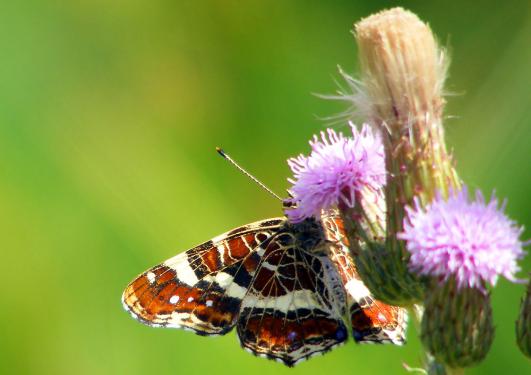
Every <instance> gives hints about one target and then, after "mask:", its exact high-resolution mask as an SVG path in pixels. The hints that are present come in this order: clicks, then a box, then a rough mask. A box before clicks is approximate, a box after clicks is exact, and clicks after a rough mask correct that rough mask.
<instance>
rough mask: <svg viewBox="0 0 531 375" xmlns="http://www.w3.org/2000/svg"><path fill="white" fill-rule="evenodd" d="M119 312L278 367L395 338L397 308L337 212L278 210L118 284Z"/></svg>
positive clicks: (401, 315) (401, 319)
mask: <svg viewBox="0 0 531 375" xmlns="http://www.w3.org/2000/svg"><path fill="white" fill-rule="evenodd" d="M122 302H123V305H124V307H125V309H126V310H127V311H129V312H130V313H131V315H132V316H133V317H134V318H135V319H137V320H138V321H140V322H141V323H144V324H147V325H149V326H152V327H168V328H183V329H188V330H191V331H193V332H195V333H197V334H199V335H224V334H226V333H228V332H229V331H231V330H232V329H233V328H234V327H236V331H237V335H238V337H239V340H240V344H241V346H242V347H243V348H244V349H246V350H247V351H249V352H251V353H253V354H255V355H258V356H261V357H265V358H269V359H274V360H277V361H279V362H281V363H283V364H285V365H287V366H293V365H295V364H296V363H298V362H300V361H302V360H304V359H307V358H309V357H312V356H314V355H318V354H322V353H325V352H327V351H329V350H331V349H332V348H334V347H336V346H338V345H340V344H342V343H344V342H345V341H346V340H347V339H348V331H349V329H350V330H351V331H352V335H353V337H354V339H355V341H356V342H358V343H393V344H397V345H401V344H402V343H403V342H404V341H405V338H404V336H405V329H406V321H407V315H406V311H405V310H404V309H403V308H400V307H396V306H390V305H387V304H385V303H383V302H380V301H378V300H376V299H374V298H373V297H372V296H371V294H370V292H369V290H368V289H367V288H366V286H365V285H364V284H363V282H362V281H361V279H360V277H359V275H358V273H357V271H356V267H355V264H354V261H353V259H352V257H351V255H350V251H349V248H348V239H347V238H346V235H345V230H344V227H343V222H342V220H341V218H340V217H339V216H338V215H337V214H335V213H331V214H328V215H323V216H322V217H321V218H320V219H313V218H309V219H306V220H304V221H302V222H300V223H291V222H289V221H288V220H287V218H285V217H280V218H273V219H267V220H262V221H258V222H255V223H252V224H248V225H244V226H241V227H239V228H236V229H233V230H231V231H229V232H227V233H224V234H222V235H220V236H217V237H215V238H214V239H212V240H210V241H207V242H205V243H203V244H201V245H199V246H196V247H194V248H192V249H190V250H188V251H186V252H184V253H181V254H179V255H177V256H175V257H173V258H170V259H168V260H166V261H165V262H163V263H161V264H159V265H157V266H155V267H153V268H151V269H149V270H147V271H146V272H144V273H142V274H141V275H139V276H138V277H137V278H136V279H134V280H133V281H132V282H131V283H130V284H129V285H128V286H127V288H126V289H125V291H124V293H123V296H122Z"/></svg>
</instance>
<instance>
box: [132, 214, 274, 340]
mask: <svg viewBox="0 0 531 375" xmlns="http://www.w3.org/2000/svg"><path fill="white" fill-rule="evenodd" d="M284 222H285V218H275V219H268V220H263V221H259V222H256V223H253V224H249V225H245V226H242V227H239V228H236V229H234V230H232V231H229V232H227V233H225V234H223V235H221V236H218V237H216V238H214V239H213V240H211V241H207V242H205V243H203V244H201V245H199V246H196V247H194V248H192V249H190V250H188V251H186V252H184V253H181V254H179V255H177V256H175V257H173V258H170V259H168V260H167V261H165V262H164V263H162V264H159V265H157V266H155V267H153V268H151V269H149V270H147V271H146V272H144V273H142V274H141V275H139V276H138V277H137V278H136V279H134V280H133V281H132V282H131V283H130V284H129V285H128V286H127V288H126V289H125V291H124V293H123V296H122V302H123V305H124V307H125V309H126V310H128V311H129V312H130V313H131V315H132V316H133V317H134V318H135V319H137V320H138V321H140V322H142V323H144V324H147V325H150V326H155V327H171V328H185V329H191V330H193V331H194V332H196V333H198V334H202V335H215V334H225V333H227V332H228V331H230V330H231V329H232V328H233V327H234V325H235V323H236V320H237V318H238V315H239V311H240V305H241V302H242V299H243V297H244V296H245V294H246V292H247V289H248V287H249V283H250V282H251V279H252V277H253V275H254V273H255V271H256V268H257V266H258V264H259V263H260V258H261V256H260V254H259V252H258V251H257V249H259V248H260V245H261V244H264V242H266V241H268V239H269V238H270V237H271V236H272V235H273V234H274V233H275V232H276V231H277V230H278V228H279V227H281V226H282V224H283V223H284Z"/></svg>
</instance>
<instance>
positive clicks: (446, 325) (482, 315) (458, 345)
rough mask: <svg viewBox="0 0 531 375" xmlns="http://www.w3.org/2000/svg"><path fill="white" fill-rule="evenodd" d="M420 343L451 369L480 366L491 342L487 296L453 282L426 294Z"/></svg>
mask: <svg viewBox="0 0 531 375" xmlns="http://www.w3.org/2000/svg"><path fill="white" fill-rule="evenodd" d="M424 308H425V310H424V315H423V317H422V323H421V340H422V343H423V344H424V346H425V347H426V348H427V349H428V350H429V352H430V353H431V354H432V355H433V356H434V357H435V359H436V360H437V361H439V362H441V363H444V364H445V365H447V366H449V367H452V368H463V367H469V366H472V365H474V364H477V363H479V362H481V361H482V360H483V359H484V358H485V356H486V355H487V353H488V351H489V349H490V346H491V344H492V340H493V338H494V326H493V324H492V309H491V305H490V296H489V294H488V293H485V292H483V291H481V290H479V289H476V288H468V287H465V288H459V287H458V285H457V282H456V280H455V278H451V279H449V280H448V281H447V282H445V283H444V284H443V285H442V286H441V285H439V284H438V283H434V285H433V286H432V287H431V288H430V289H429V293H426V299H425V304H424Z"/></svg>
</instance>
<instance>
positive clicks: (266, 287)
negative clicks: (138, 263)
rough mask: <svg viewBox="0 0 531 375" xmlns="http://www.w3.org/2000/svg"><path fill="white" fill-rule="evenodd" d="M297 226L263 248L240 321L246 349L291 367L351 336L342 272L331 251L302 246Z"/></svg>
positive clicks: (276, 236)
mask: <svg viewBox="0 0 531 375" xmlns="http://www.w3.org/2000/svg"><path fill="white" fill-rule="evenodd" d="M294 228H295V231H294V230H293V226H292V228H291V229H290V230H286V231H280V232H279V233H277V234H276V235H274V236H273V237H272V238H271V239H270V241H268V244H267V246H266V247H265V249H264V250H262V251H263V256H262V260H261V264H260V267H259V268H258V271H257V272H256V274H255V276H254V277H253V280H252V282H251V284H250V287H249V290H248V292H247V295H246V296H245V298H244V299H243V303H242V305H241V312H240V317H239V320H238V324H237V331H238V336H239V338H240V343H241V345H242V346H243V347H244V348H245V349H246V350H248V351H250V352H251V353H253V354H255V355H258V356H262V357H267V358H270V359H275V360H277V361H279V362H282V363H284V364H286V365H288V366H293V365H294V364H296V363H297V362H299V361H301V360H303V359H306V358H308V357H310V356H312V355H315V354H319V353H323V352H326V351H328V350H330V349H332V348H333V347H334V346H336V345H338V344H340V343H342V342H343V341H345V340H346V339H347V337H348V333H347V329H346V327H345V324H344V323H343V320H342V318H341V316H342V313H343V310H344V306H345V305H344V302H345V295H344V290H343V289H342V287H341V285H340V284H339V283H340V280H339V277H337V272H335V268H334V267H333V265H332V264H331V262H330V260H329V259H328V257H327V256H326V255H325V254H324V255H318V254H315V253H313V252H312V251H307V250H308V249H303V248H301V246H300V244H299V243H298V242H299V241H297V238H296V237H297V236H296V228H297V227H296V226H294ZM335 275H336V276H335Z"/></svg>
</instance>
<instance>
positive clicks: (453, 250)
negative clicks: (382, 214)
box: [398, 187, 524, 290]
mask: <svg viewBox="0 0 531 375" xmlns="http://www.w3.org/2000/svg"><path fill="white" fill-rule="evenodd" d="M504 209H505V203H504V204H502V206H501V207H500V208H499V209H498V201H497V200H496V199H494V197H492V198H491V200H490V202H488V203H486V202H485V199H484V198H483V195H482V194H481V192H480V191H479V190H478V191H477V192H476V200H475V201H472V202H469V201H468V191H467V189H466V187H465V188H463V190H462V191H460V192H458V193H457V194H454V195H453V196H451V197H450V198H449V199H448V200H447V201H445V200H444V199H443V198H442V197H441V196H440V194H439V195H438V196H437V197H436V198H435V199H434V200H433V202H431V203H430V204H429V205H428V206H427V207H426V208H422V207H421V206H420V202H419V201H418V200H416V201H415V207H414V208H411V207H408V208H407V213H408V217H407V218H406V219H405V220H404V231H403V232H402V233H399V234H398V238H400V239H403V240H406V241H407V249H408V250H409V252H410V253H411V258H410V261H409V267H410V269H411V270H412V271H413V272H417V273H419V274H421V275H430V276H435V277H440V278H442V279H443V280H446V279H448V278H449V277H450V276H451V275H454V276H455V278H456V281H457V285H458V287H460V288H461V287H471V288H478V289H482V290H483V289H484V288H483V285H484V283H485V282H489V283H490V284H492V285H494V284H496V281H497V279H498V276H499V275H502V276H504V277H506V278H507V279H508V280H510V281H519V280H517V279H516V278H515V273H516V272H518V271H519V270H520V268H519V267H518V264H517V260H518V259H520V258H522V257H523V256H524V252H523V250H522V246H523V243H522V242H521V241H520V240H519V236H520V234H521V233H522V231H523V228H521V227H519V226H517V225H516V223H515V222H513V221H511V220H510V219H509V218H508V217H507V216H505V214H504V213H503V210H504Z"/></svg>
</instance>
